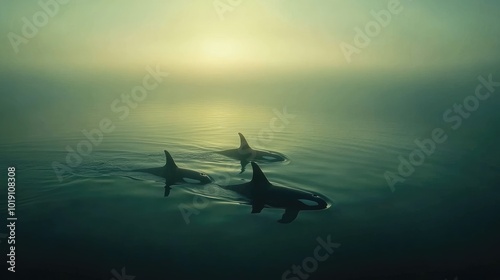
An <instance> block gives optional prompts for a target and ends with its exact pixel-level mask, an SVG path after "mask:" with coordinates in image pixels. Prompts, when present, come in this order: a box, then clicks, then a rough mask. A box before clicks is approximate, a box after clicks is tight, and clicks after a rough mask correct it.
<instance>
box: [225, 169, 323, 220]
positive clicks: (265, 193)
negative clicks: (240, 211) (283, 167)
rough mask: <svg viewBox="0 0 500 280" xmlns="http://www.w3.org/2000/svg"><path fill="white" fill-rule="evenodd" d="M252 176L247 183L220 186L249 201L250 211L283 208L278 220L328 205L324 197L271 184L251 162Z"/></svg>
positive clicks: (289, 218)
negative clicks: (283, 211) (283, 210)
mask: <svg viewBox="0 0 500 280" xmlns="http://www.w3.org/2000/svg"><path fill="white" fill-rule="evenodd" d="M252 169H253V177H252V180H251V181H250V182H248V183H244V184H240V185H231V186H226V187H222V188H224V189H227V190H231V191H234V192H236V193H238V194H240V195H242V196H244V197H245V198H247V199H248V200H249V201H250V204H251V205H252V213H260V212H261V211H262V209H264V208H265V207H269V208H281V209H285V213H284V214H283V216H282V218H281V219H280V220H279V221H278V222H280V223H285V224H288V223H291V222H292V221H293V220H295V218H297V215H298V214H299V211H301V210H322V209H326V208H328V207H329V205H328V203H327V202H326V198H325V199H323V198H322V197H321V196H320V195H318V194H316V193H312V192H308V191H303V190H297V189H292V188H289V187H284V186H278V185H273V184H271V183H270V182H269V180H268V179H267V178H266V176H265V175H264V173H263V172H262V170H261V169H260V167H259V166H258V165H257V164H256V163H255V162H252Z"/></svg>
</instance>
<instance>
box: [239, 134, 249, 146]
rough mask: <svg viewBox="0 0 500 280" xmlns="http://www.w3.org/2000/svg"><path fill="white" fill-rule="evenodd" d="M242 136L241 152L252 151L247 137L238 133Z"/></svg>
mask: <svg viewBox="0 0 500 280" xmlns="http://www.w3.org/2000/svg"><path fill="white" fill-rule="evenodd" d="M238 135H239V136H240V150H248V149H250V146H249V145H248V142H247V139H245V136H243V134H241V133H238Z"/></svg>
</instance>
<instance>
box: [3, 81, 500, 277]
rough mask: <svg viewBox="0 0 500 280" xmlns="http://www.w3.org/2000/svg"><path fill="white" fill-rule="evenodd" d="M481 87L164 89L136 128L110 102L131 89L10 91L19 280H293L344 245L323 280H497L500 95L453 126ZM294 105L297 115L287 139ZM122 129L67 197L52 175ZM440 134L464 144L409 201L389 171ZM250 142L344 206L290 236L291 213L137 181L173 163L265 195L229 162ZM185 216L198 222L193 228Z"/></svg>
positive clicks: (75, 179) (271, 167) (437, 163)
mask: <svg viewBox="0 0 500 280" xmlns="http://www.w3.org/2000/svg"><path fill="white" fill-rule="evenodd" d="M486 74H487V73H486ZM468 77H469V78H470V79H468V80H462V81H461V82H460V83H455V82H456V81H455V80H453V81H452V80H448V78H446V77H445V78H443V80H442V81H433V82H428V81H426V82H413V83H411V82H408V84H404V83H399V84H396V85H390V86H387V85H385V84H384V83H383V82H379V83H377V84H375V85H370V86H368V85H366V86H358V85H357V84H356V83H355V81H352V82H351V83H350V82H345V83H344V84H342V85H337V86H332V85H330V84H329V83H328V82H323V84H322V85H321V86H311V87H302V88H300V89H295V90H286V89H285V90H280V89H279V87H277V86H275V87H267V88H266V87H265V86H263V87H256V88H255V89H252V88H246V90H245V94H238V93H237V92H235V91H233V90H232V89H219V88H217V87H212V88H208V89H203V93H202V92H200V91H201V90H202V87H200V88H195V87H194V86H193V87H189V86H185V87H182V86H179V85H177V86H170V85H168V84H167V83H165V85H163V86H162V87H160V88H158V89H157V90H156V91H155V93H154V94H151V95H150V96H149V97H148V99H146V100H145V101H144V102H142V103H140V104H139V105H138V107H137V108H135V109H131V113H130V115H129V116H128V117H126V118H125V119H124V120H120V119H119V116H120V114H117V113H114V112H112V111H111V110H110V109H109V104H111V102H112V101H113V99H115V98H117V97H119V94H120V92H123V91H126V89H127V88H131V87H127V86H121V87H114V86H109V88H100V89H99V90H96V89H97V88H98V87H97V86H95V87H91V86H88V88H87V87H85V86H81V89H80V88H78V87H77V88H76V89H75V90H74V91H76V92H73V93H72V94H73V95H72V96H69V94H70V93H67V94H64V92H65V90H67V89H70V88H75V86H73V85H71V84H65V83H63V82H54V83H49V82H46V84H45V86H44V87H42V88H37V87H35V86H33V85H32V84H29V83H28V84H26V85H23V86H20V85H18V84H16V83H15V81H13V82H12V84H6V85H5V87H4V91H5V92H7V90H9V91H10V90H13V89H14V90H17V92H19V94H18V95H16V96H14V95H9V94H5V95H3V96H2V99H3V100H2V101H3V102H2V111H3V112H2V119H3V120H2V122H1V123H2V127H4V129H3V131H4V132H5V136H2V138H3V139H2V141H1V142H0V143H1V144H0V148H1V164H2V165H1V166H2V170H4V171H2V172H1V180H2V181H3V182H5V181H6V176H7V174H6V173H7V172H6V168H7V166H15V167H16V169H17V171H16V179H17V217H18V219H19V220H18V222H17V225H18V226H17V228H16V231H17V243H18V245H17V249H16V250H17V251H16V255H17V265H16V268H17V270H18V273H19V275H21V274H23V273H24V275H28V274H29V275H31V276H32V277H35V276H36V277H37V278H38V279H112V278H113V277H114V278H115V279H118V278H116V275H114V274H113V273H112V270H113V269H115V270H116V271H120V270H121V269H122V268H123V267H125V268H126V274H127V275H134V276H136V278H135V279H137V280H140V279H281V277H282V275H283V273H284V272H285V271H287V270H288V269H291V268H292V265H294V264H296V265H300V264H302V263H303V261H304V259H306V258H307V257H313V256H314V251H315V248H316V247H317V246H318V241H317V239H318V238H321V239H323V240H327V239H328V237H330V238H331V241H332V242H335V243H340V244H341V245H340V247H338V248H336V249H335V251H334V252H333V253H332V254H331V255H330V256H329V258H328V259H327V260H325V261H323V262H319V263H318V266H317V268H315V269H313V270H314V271H313V272H311V273H307V274H310V278H309V279H445V278H448V279H453V278H454V277H455V276H457V277H458V279H495V278H478V277H484V276H486V275H493V273H496V271H495V269H496V268H498V267H499V265H500V262H499V260H500V253H499V252H500V251H499V249H500V243H499V238H498V236H499V235H498V233H499V230H498V229H499V225H500V220H499V218H500V214H499V213H500V212H499V210H500V206H499V205H500V204H499V203H498V202H499V199H500V190H499V188H498V187H499V184H498V183H499V182H500V175H499V174H500V172H499V171H500V148H499V147H498V143H499V141H498V140H499V135H500V134H499V132H500V131H499V127H498V122H499V121H500V116H499V114H498V108H499V105H500V97H499V96H498V93H496V94H494V95H493V96H492V97H491V98H490V99H488V100H487V101H483V102H482V103H481V105H480V108H479V109H478V110H477V111H475V112H474V113H473V114H472V116H471V117H470V118H469V119H467V120H466V121H464V123H463V124H462V126H461V127H460V128H459V129H457V130H453V129H452V128H451V124H450V123H446V122H445V121H443V119H442V117H441V116H442V113H443V112H444V111H446V110H447V109H448V108H452V106H453V104H454V103H459V102H462V101H463V100H464V98H465V97H466V96H468V95H470V94H472V93H473V90H474V88H475V85H476V84H477V80H476V76H468ZM33 83H36V81H35V82H33ZM297 83H299V82H297ZM14 84H15V85H16V86H14ZM312 84H314V83H312ZM384 85H385V86H384ZM291 88H293V85H289V88H288V89H291ZM58 91H60V92H59V93H57V92H58ZM99 91H100V92H99ZM498 91H500V89H498ZM54 92H56V93H54ZM90 92H91V93H90ZM102 92H105V93H107V94H102V95H100V93H102ZM2 94H3V93H2ZM37 94H39V95H37ZM285 107H286V110H287V111H288V112H289V113H290V114H293V115H294V118H289V119H287V123H285V125H284V126H283V128H282V131H280V132H271V133H270V131H271V130H270V126H269V123H270V121H271V120H272V119H273V118H275V117H276V112H277V111H278V112H282V111H283V110H284V108H285ZM105 117H107V118H109V119H111V120H112V122H113V124H114V125H115V126H116V128H115V129H114V131H112V132H110V133H106V134H105V135H104V138H103V141H102V143H101V144H100V145H99V146H97V147H93V151H92V152H91V153H90V155H88V156H85V157H83V161H82V163H81V164H79V165H78V166H76V167H75V168H72V171H71V172H66V173H65V174H64V175H63V180H62V182H60V181H59V180H58V177H57V176H56V174H55V173H54V170H53V168H52V163H53V162H54V161H57V162H61V163H64V162H65V157H66V155H67V151H65V149H66V146H68V145H69V146H70V147H72V148H73V149H76V147H77V144H78V143H79V142H80V141H82V140H84V139H85V138H84V137H83V136H82V133H81V130H82V129H87V130H91V129H93V128H96V127H98V125H97V124H98V123H99V121H100V120H101V119H102V118H105ZM14 123H15V124H16V125H15V124H14ZM280 123H281V122H278V124H280ZM438 127H441V128H443V130H444V131H445V132H446V134H447V135H448V139H447V141H445V143H443V144H439V145H438V146H437V148H436V151H435V153H433V154H432V155H430V156H428V157H426V159H425V162H424V163H423V164H422V165H421V166H419V167H417V168H416V170H415V172H414V174H412V175H411V176H410V177H408V178H407V179H406V180H405V181H404V182H403V183H399V184H397V185H396V186H395V192H392V191H391V189H390V188H389V186H388V184H387V182H386V179H385V178H384V173H385V172H386V171H390V172H394V173H396V172H397V168H398V164H399V160H398V156H399V155H402V156H404V157H406V158H408V156H409V155H410V153H411V152H412V151H413V150H414V149H415V148H416V145H415V144H414V140H415V139H424V138H429V137H430V136H431V132H432V130H433V129H435V128H438ZM237 132H242V133H244V134H245V135H246V136H247V138H248V140H249V142H250V145H252V146H253V147H255V148H260V149H265V150H274V151H278V152H280V153H283V154H285V155H287V156H288V157H289V158H290V161H289V162H288V163H285V164H263V165H262V166H261V167H262V169H263V170H264V172H265V173H266V174H267V176H268V178H269V179H270V180H271V181H273V182H276V183H279V184H282V185H287V186H292V187H297V188H303V189H307V190H311V191H315V192H319V193H321V194H323V195H325V196H327V197H328V198H329V199H330V200H331V201H332V207H330V208H329V209H327V210H324V211H310V212H308V211H303V212H301V213H300V214H299V216H298V218H297V219H296V220H295V221H294V222H292V223H291V224H288V225H283V224H279V223H277V222H276V221H277V220H278V219H279V218H280V217H281V215H282V213H283V210H280V209H264V210H263V211H262V213H260V214H250V211H251V208H250V207H249V206H246V205H238V204H235V203H231V201H230V200H229V201H228V200H221V199H209V200H208V201H209V203H207V204H206V205H202V206H201V207H200V205H199V204H196V203H197V202H199V200H196V199H198V198H199V194H200V193H201V194H203V190H200V189H199V188H196V187H192V186H189V185H182V186H177V187H174V188H173V189H172V192H171V194H170V196H169V197H168V198H164V197H163V192H164V189H163V185H164V182H163V180H162V179H161V178H156V177H154V176H152V175H147V174H139V173H131V172H129V170H132V169H137V168H147V167H156V166H161V165H163V164H164V155H163V150H164V149H167V150H169V151H170V152H171V153H172V155H173V156H174V158H175V159H176V162H177V164H178V165H179V166H181V167H186V168H190V169H194V170H200V171H203V172H205V173H207V174H210V175H211V176H212V177H214V178H215V179H216V180H217V183H226V182H225V178H226V177H227V174H230V176H231V183H234V182H236V183H237V182H239V181H240V180H241V179H245V180H248V179H250V178H251V168H250V167H248V168H247V171H246V172H245V173H243V174H241V175H239V174H238V173H239V168H240V166H239V163H238V162H236V161H234V160H231V159H229V158H225V157H223V156H221V155H218V154H216V153H215V152H216V151H220V150H224V149H229V148H233V147H237V146H238V144H239V140H238V135H237ZM259 135H260V136H259ZM2 190H4V191H5V188H4V187H2ZM5 192H6V191H5ZM5 192H4V194H2V196H1V198H2V200H1V202H2V204H0V207H1V210H2V217H3V215H4V214H3V213H6V209H7V203H6V201H5V197H6V194H5ZM229 195H230V194H229ZM179 206H187V207H190V209H196V208H195V207H196V206H198V207H199V208H198V209H196V211H197V212H196V214H193V215H191V216H190V217H189V219H187V220H186V219H185V218H184V217H183V215H182V214H181V211H180V210H179ZM2 220H4V219H3V218H2ZM3 231H5V229H4V230H2V231H0V233H2V232H3ZM0 246H1V248H2V255H3V256H4V255H5V254H3V252H6V243H5V242H2V243H1V245H0ZM322 252H323V251H322ZM3 258H4V257H2V260H3ZM496 275H497V276H499V277H500V274H496ZM49 277H50V278H49ZM2 279H3V278H2ZM32 279H36V278H32ZM289 279H300V278H292V276H290V278H289ZM497 279H498V278H497Z"/></svg>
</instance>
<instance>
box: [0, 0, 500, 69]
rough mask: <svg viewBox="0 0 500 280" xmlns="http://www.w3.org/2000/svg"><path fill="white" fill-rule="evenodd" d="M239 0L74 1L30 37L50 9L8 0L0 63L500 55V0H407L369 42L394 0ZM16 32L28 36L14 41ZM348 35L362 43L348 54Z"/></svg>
mask: <svg viewBox="0 0 500 280" xmlns="http://www.w3.org/2000/svg"><path fill="white" fill-rule="evenodd" d="M61 1H62V0H61ZM41 2H51V1H50V0H42V1H41ZM231 2H233V3H236V4H235V5H233V6H231V4H230V3H231ZM237 2H238V1H237V0H232V1H229V0H220V1H212V0H207V1H186V0H183V1H180V0H179V1H162V0H146V1H132V0H120V1H118V0H109V1H97V0H93V1H89V0H86V1H80V0H72V1H71V0H69V2H68V3H67V4H61V5H59V8H58V9H59V10H58V11H56V12H55V13H54V14H53V17H49V19H48V23H47V24H46V25H43V24H42V25H41V26H40V27H39V28H38V31H36V32H34V35H33V38H26V37H25V36H24V35H23V26H25V25H26V23H25V22H24V21H23V18H24V17H25V18H27V19H28V20H29V21H30V22H31V23H33V16H34V15H36V13H37V12H39V11H43V9H42V8H41V7H40V5H39V3H38V1H7V0H2V1H0V3H1V7H2V8H1V9H0V24H1V25H0V33H2V34H3V35H2V36H3V37H2V38H3V39H2V40H1V45H0V52H1V54H0V58H1V63H2V66H1V67H2V68H3V69H7V70H9V71H11V70H12V71H19V70H21V69H35V70H41V69H44V70H49V71H50V70H53V69H65V68H68V69H69V68H71V69H83V70H89V69H90V70H92V69H105V70H111V71H120V70H132V69H135V68H139V69H143V68H144V66H145V65H151V64H162V65H168V68H169V69H172V70H174V71H179V72H189V73H193V74H205V73H213V72H217V73H219V72H221V73H253V72H266V71H281V72H289V71H309V70H324V69H344V68H350V67H352V68H375V69H378V68H390V69H392V68H396V69H398V68H422V69H430V68H436V67H437V68H445V69H446V68H455V67H468V66H472V65H474V66H477V65H481V64H493V63H495V62H498V61H500V59H499V58H500V52H499V51H498V50H499V49H500V38H499V37H500V36H499V35H500V28H499V27H500V20H499V15H500V1H497V0H479V1H470V0H453V1H452V0H445V1H434V0H432V1H431V0H420V1H416V0H414V1H410V0H402V1H400V6H401V7H400V9H402V10H401V12H400V13H398V14H392V15H391V20H390V22H388V24H387V26H385V27H381V28H380V32H378V34H376V35H375V36H373V38H371V42H370V43H369V44H367V46H364V47H362V48H361V47H359V46H357V45H356V43H355V42H354V37H355V35H356V31H355V28H362V29H364V28H365V26H366V25H367V24H368V23H369V22H370V21H372V20H373V16H372V15H371V13H370V12H371V11H372V10H374V11H380V10H382V9H387V7H388V3H390V2H391V0H352V1H346V0H342V1H341V0H329V1H326V0H324V1H323V0H322V1H319V0H315V1H305V0H241V1H240V4H238V3H237ZM217 7H218V8H219V10H217ZM224 9H225V10H224ZM39 14H40V13H39ZM40 20H41V21H42V23H43V20H44V18H43V15H42V16H41V17H40V18H39V21H40ZM10 32H12V33H10ZM9 34H10V35H9ZM12 34H15V35H16V36H17V35H19V36H20V37H23V38H24V39H23V40H24V41H23V42H22V43H19V41H17V44H18V45H17V46H13V44H12V42H11V41H13V39H12V38H14V37H13V36H14V35H12ZM16 40H19V37H16ZM343 42H344V43H346V44H350V45H351V46H353V47H357V49H358V50H359V52H357V53H355V54H353V55H352V56H351V63H348V60H347V59H346V56H345V54H344V53H343V51H342V49H341V47H340V46H341V44H342V43H343ZM16 48H17V50H18V53H17V54H16V52H15V49H16Z"/></svg>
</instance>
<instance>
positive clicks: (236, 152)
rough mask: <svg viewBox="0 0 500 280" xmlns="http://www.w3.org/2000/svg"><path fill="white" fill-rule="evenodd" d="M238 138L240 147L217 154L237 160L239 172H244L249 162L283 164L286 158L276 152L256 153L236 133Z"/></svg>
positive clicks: (243, 138) (241, 135)
mask: <svg viewBox="0 0 500 280" xmlns="http://www.w3.org/2000/svg"><path fill="white" fill-rule="evenodd" d="M238 135H239V136H240V147H239V148H238V149H231V150H225V151H221V152H219V154H222V155H225V156H227V157H230V158H233V159H236V160H239V161H240V163H241V172H240V173H243V172H244V171H245V167H246V166H247V165H248V164H249V163H250V162H251V161H255V162H285V161H287V158H286V157H285V156H284V155H282V154H279V153H277V152H271V151H258V150H254V149H252V148H251V147H250V145H248V142H247V140H246V139H245V136H243V134H241V133H238Z"/></svg>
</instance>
